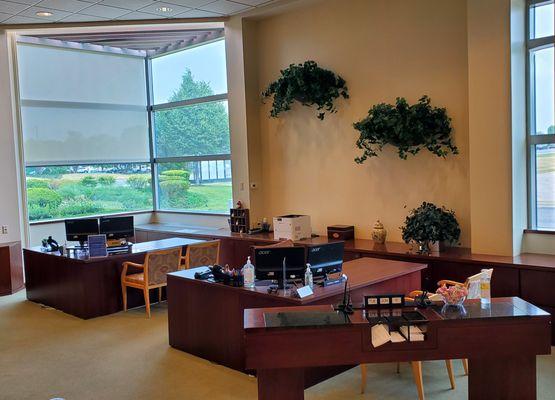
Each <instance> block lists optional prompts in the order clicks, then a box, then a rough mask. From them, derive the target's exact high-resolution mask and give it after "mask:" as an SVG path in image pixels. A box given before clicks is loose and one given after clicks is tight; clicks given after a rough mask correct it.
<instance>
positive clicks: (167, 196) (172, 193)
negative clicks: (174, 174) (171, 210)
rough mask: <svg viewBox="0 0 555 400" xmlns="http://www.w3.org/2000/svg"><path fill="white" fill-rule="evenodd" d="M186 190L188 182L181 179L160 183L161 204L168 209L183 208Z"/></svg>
mask: <svg viewBox="0 0 555 400" xmlns="http://www.w3.org/2000/svg"><path fill="white" fill-rule="evenodd" d="M188 189H189V181H185V180H183V179H176V180H166V181H162V182H160V195H161V198H162V199H163V204H165V205H166V206H170V207H175V208H183V207H184V204H185V196H186V194H187V190H188Z"/></svg>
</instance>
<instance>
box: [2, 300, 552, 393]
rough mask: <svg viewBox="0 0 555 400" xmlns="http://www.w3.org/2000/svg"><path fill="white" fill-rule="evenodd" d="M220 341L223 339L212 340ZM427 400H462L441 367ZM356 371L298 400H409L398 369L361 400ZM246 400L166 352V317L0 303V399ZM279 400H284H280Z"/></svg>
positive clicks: (376, 372) (252, 389)
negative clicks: (93, 314)
mask: <svg viewBox="0 0 555 400" xmlns="http://www.w3.org/2000/svg"><path fill="white" fill-rule="evenodd" d="M222 335H225V332H222ZM423 369H424V387H425V391H426V395H427V399H429V400H432V399H466V398H467V390H466V386H467V379H466V377H464V376H463V375H462V366H461V364H460V362H458V361H456V362H455V373H456V375H457V385H458V386H457V389H456V390H454V391H452V390H449V380H448V378H447V374H446V371H445V367H444V363H443V362H441V361H439V362H426V363H424V368H423ZM538 371H539V378H538V389H539V398H540V399H546V400H547V399H553V398H554V397H553V393H555V380H554V379H553V378H554V377H555V356H546V357H540V358H539V359H538ZM359 385H360V372H359V370H358V368H354V369H352V370H350V371H347V372H345V373H343V374H341V375H339V376H337V377H335V378H333V379H330V380H328V381H326V382H323V383H321V384H319V385H317V386H315V387H313V388H310V389H309V390H307V391H306V396H305V397H306V398H307V399H319V400H332V399H341V400H345V399H415V398H416V397H417V396H416V389H415V387H414V384H413V382H412V376H411V372H410V368H409V366H408V364H402V367H401V374H399V375H398V374H396V373H395V366H394V365H392V364H382V365H370V366H369V369H368V384H367V393H366V394H365V395H360V394H359ZM53 397H61V398H64V399H66V400H87V399H91V400H92V399H95V400H108V399H110V400H112V399H122V400H123V399H129V400H131V399H133V400H140V399H164V400H166V399H167V400H171V399H180V400H182V399H187V400H194V399H210V400H217V399H230V400H233V399H256V379H255V378H252V377H249V376H246V375H243V374H241V373H239V372H235V371H233V370H230V369H227V368H224V367H221V366H218V365H214V364H211V363H209V362H207V361H205V360H202V359H199V358H196V357H193V356H190V355H188V354H186V353H183V352H181V351H178V350H174V349H172V348H170V347H169V346H168V337H167V308H166V305H165V304H161V305H154V307H153V315H152V318H151V319H150V320H148V319H147V318H146V317H145V313H144V309H136V310H131V311H129V312H127V313H119V314H115V315H110V316H107V317H102V318H96V319H93V320H89V321H83V320H80V319H78V318H75V317H72V316H69V315H66V314H63V313H61V312H59V311H55V310H52V309H48V308H43V307H41V306H39V305H37V304H34V303H31V302H28V301H26V300H25V294H24V292H20V293H17V294H15V295H13V296H6V297H0V399H1V400H24V399H33V400H35V399H37V400H48V399H51V398H53ZM284 400H287V399H284Z"/></svg>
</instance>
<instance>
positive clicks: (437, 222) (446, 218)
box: [401, 202, 461, 254]
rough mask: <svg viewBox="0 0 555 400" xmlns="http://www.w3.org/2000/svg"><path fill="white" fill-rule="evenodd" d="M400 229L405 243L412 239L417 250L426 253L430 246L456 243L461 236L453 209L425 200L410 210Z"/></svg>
mask: <svg viewBox="0 0 555 400" xmlns="http://www.w3.org/2000/svg"><path fill="white" fill-rule="evenodd" d="M401 231H402V232H403V240H404V241H405V243H409V242H411V241H414V242H415V243H417V244H418V251H419V252H420V253H426V254H427V253H429V252H430V251H431V248H432V247H431V246H439V244H440V243H449V244H455V243H458V241H459V237H460V236H461V229H460V227H459V223H458V222H457V219H456V218H455V212H454V211H452V210H448V209H446V208H445V207H443V206H442V207H438V206H436V205H435V204H433V203H426V202H423V203H422V205H421V206H420V207H418V208H416V209H413V210H411V211H410V213H409V215H408V216H407V217H406V218H405V224H404V226H402V227H401ZM436 251H439V249H438V250H436Z"/></svg>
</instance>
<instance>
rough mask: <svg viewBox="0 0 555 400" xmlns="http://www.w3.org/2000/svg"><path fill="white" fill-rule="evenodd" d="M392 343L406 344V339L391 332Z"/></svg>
mask: <svg viewBox="0 0 555 400" xmlns="http://www.w3.org/2000/svg"><path fill="white" fill-rule="evenodd" d="M391 342H392V343H401V342H406V339H405V338H404V337H403V335H401V334H400V333H399V332H391Z"/></svg>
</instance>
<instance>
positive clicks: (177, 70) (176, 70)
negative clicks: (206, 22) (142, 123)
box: [152, 40, 227, 104]
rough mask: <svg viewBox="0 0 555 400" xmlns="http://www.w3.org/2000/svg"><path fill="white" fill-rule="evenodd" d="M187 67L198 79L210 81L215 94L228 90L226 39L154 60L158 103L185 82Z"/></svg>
mask: <svg viewBox="0 0 555 400" xmlns="http://www.w3.org/2000/svg"><path fill="white" fill-rule="evenodd" d="M187 68H189V69H190V70H191V72H192V74H193V77H194V79H195V80H197V81H206V82H209V83H210V86H211V87H212V89H213V91H214V94H221V93H226V92H227V77H226V67H225V42H224V40H219V41H217V42H214V43H210V44H208V45H204V46H198V47H194V48H192V49H188V50H184V51H180V52H177V53H174V54H170V55H168V56H163V57H158V58H155V59H153V60H152V85H153V96H154V104H160V103H165V102H167V101H168V99H169V98H170V97H171V95H172V94H173V92H174V91H175V90H176V89H177V88H178V87H179V85H180V84H181V77H182V75H183V73H184V72H185V70H186V69H187Z"/></svg>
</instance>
